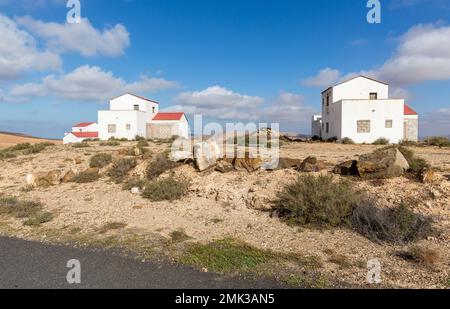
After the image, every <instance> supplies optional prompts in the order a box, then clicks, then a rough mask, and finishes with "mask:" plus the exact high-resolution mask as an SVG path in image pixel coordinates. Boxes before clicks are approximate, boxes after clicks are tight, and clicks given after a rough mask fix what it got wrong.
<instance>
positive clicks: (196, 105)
mask: <svg viewBox="0 0 450 309" xmlns="http://www.w3.org/2000/svg"><path fill="white" fill-rule="evenodd" d="M305 101H306V100H305V97H304V96H302V95H299V94H294V93H289V92H281V93H280V95H279V96H278V97H277V98H275V99H274V100H270V102H266V100H264V99H263V98H261V97H258V96H249V95H244V94H240V93H236V92H234V91H232V90H229V89H227V88H224V87H221V86H213V87H209V88H207V89H205V90H202V91H194V92H185V93H182V94H180V95H178V96H177V97H176V99H175V102H176V103H177V105H175V106H171V107H169V108H167V109H166V110H168V111H177V110H178V111H180V110H181V111H184V112H186V113H188V114H199V115H203V116H204V117H212V118H215V119H218V120H228V121H232V122H238V121H241V122H267V123H280V124H281V125H282V129H292V130H306V128H308V127H309V125H310V119H311V116H312V115H313V114H315V112H316V111H315V110H314V109H313V108H311V107H309V106H307V105H306V104H305V103H306V102H305Z"/></svg>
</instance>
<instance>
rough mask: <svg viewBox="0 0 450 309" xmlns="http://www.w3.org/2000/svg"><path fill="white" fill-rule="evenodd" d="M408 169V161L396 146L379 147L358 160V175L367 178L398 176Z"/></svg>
mask: <svg viewBox="0 0 450 309" xmlns="http://www.w3.org/2000/svg"><path fill="white" fill-rule="evenodd" d="M408 169H409V164H408V161H407V160H406V159H405V157H404V156H403V155H402V153H401V152H400V151H399V150H398V149H397V148H387V149H379V150H376V151H375V152H373V153H371V154H367V155H362V156H360V157H359V161H358V171H359V175H360V176H361V177H362V178H367V179H377V178H391V177H399V176H402V175H403V174H404V173H405V172H406V171H407V170H408Z"/></svg>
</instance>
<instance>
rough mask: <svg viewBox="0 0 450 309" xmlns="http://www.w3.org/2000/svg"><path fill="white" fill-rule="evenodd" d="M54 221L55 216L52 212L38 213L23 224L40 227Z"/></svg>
mask: <svg viewBox="0 0 450 309" xmlns="http://www.w3.org/2000/svg"><path fill="white" fill-rule="evenodd" d="M52 220H53V214H51V213H50V212H37V213H36V214H34V215H32V216H31V217H30V218H28V220H26V221H25V222H24V223H23V224H24V225H27V226H39V225H41V224H44V223H47V222H50V221H52Z"/></svg>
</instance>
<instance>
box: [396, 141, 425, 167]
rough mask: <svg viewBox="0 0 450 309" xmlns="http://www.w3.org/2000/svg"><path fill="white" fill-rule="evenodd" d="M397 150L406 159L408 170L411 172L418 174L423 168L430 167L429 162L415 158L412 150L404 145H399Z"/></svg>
mask: <svg viewBox="0 0 450 309" xmlns="http://www.w3.org/2000/svg"><path fill="white" fill-rule="evenodd" d="M398 150H399V151H400V152H401V153H402V154H403V156H404V157H405V159H406V161H408V164H409V172H411V173H413V174H420V173H421V172H422V171H423V170H424V169H426V168H429V167H430V164H428V162H427V161H426V160H424V159H421V158H417V157H416V156H415V154H414V151H412V150H410V149H408V148H406V147H399V148H398Z"/></svg>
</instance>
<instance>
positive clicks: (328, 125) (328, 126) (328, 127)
mask: <svg viewBox="0 0 450 309" xmlns="http://www.w3.org/2000/svg"><path fill="white" fill-rule="evenodd" d="M329 132H330V124H329V123H328V122H327V133H329Z"/></svg>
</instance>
